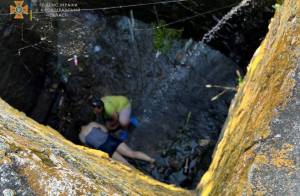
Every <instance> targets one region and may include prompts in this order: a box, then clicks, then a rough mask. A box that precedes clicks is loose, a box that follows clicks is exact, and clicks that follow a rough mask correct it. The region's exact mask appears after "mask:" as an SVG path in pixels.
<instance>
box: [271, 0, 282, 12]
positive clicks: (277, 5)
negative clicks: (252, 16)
mask: <svg viewBox="0 0 300 196" xmlns="http://www.w3.org/2000/svg"><path fill="white" fill-rule="evenodd" d="M283 2H284V0H277V3H276V4H275V5H272V8H274V9H275V10H277V9H279V8H280V7H281V5H282V4H283Z"/></svg>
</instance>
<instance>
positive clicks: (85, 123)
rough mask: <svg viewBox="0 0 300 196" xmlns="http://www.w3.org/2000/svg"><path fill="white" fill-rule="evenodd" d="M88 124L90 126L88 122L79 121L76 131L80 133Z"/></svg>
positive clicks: (75, 126) (76, 123)
mask: <svg viewBox="0 0 300 196" xmlns="http://www.w3.org/2000/svg"><path fill="white" fill-rule="evenodd" d="M88 124H89V123H88V122H86V121H84V120H80V119H79V120H77V121H76V122H75V123H74V128H75V129H76V131H78V132H80V130H81V127H82V126H85V125H88Z"/></svg>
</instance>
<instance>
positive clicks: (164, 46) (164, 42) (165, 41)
mask: <svg viewBox="0 0 300 196" xmlns="http://www.w3.org/2000/svg"><path fill="white" fill-rule="evenodd" d="M154 13H155V15H156V19H157V23H154V22H153V23H151V25H152V26H153V28H155V31H154V32H153V36H154V39H153V47H154V49H155V50H156V51H160V52H162V53H163V52H170V49H171V47H172V45H173V40H174V39H179V38H181V34H182V32H183V30H184V28H181V29H179V30H178V29H171V28H166V27H165V25H166V22H165V21H164V20H159V18H158V14H157V11H156V9H155V7H154Z"/></svg>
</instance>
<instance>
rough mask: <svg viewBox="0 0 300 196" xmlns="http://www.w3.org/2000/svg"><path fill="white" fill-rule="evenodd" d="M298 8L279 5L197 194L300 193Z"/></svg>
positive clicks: (291, 3) (290, 2)
mask: <svg viewBox="0 0 300 196" xmlns="http://www.w3.org/2000/svg"><path fill="white" fill-rule="evenodd" d="M299 10H300V2H299V1H297V0H286V1H285V2H284V4H283V6H282V7H281V8H280V9H278V10H277V11H276V14H275V17H274V19H273V20H272V22H271V24H270V26H269V33H268V34H267V36H266V39H265V40H264V41H263V42H262V44H261V46H260V47H259V48H258V49H257V51H256V53H255V54H254V56H253V58H252V60H251V63H250V65H249V67H248V73H247V75H246V77H245V82H244V83H243V85H241V86H240V88H239V92H238V93H237V94H236V96H235V99H234V102H233V103H232V104H231V106H230V110H229V115H228V118H227V121H226V123H225V126H224V128H223V130H222V135H221V136H220V139H221V141H220V143H219V144H218V146H217V150H216V152H215V154H214V159H213V162H212V164H211V166H210V168H209V170H208V172H206V174H205V175H204V176H203V177H202V179H201V182H200V184H199V185H198V190H199V194H198V195H201V196H206V195H222V196H225V195H289V196H291V195H295V196H296V195H299V194H300V189H299V187H300V186H299V185H300V180H299V179H300V178H299V176H300V172H299V161H300V159H299V151H300V145H299V142H300V136H299V133H300V128H299V127H300V123H299V114H298V111H299V109H300V105H299V104H300V102H299V96H300V91H299V90H300V89H299V82H300V59H299V57H300V52H299V51H300V50H299V37H300V36H299V35H300V28H299V21H300V14H299Z"/></svg>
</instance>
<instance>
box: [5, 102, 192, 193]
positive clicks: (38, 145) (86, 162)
mask: <svg viewBox="0 0 300 196" xmlns="http://www.w3.org/2000/svg"><path fill="white" fill-rule="evenodd" d="M0 111H1V112H0V194H1V195H5V196H8V195H51V196H53V195H68V196H69V195H114V196H117V195H153V196H154V195H178V196H180V195H190V196H191V195H193V193H192V192H189V191H187V190H184V189H180V188H176V187H174V186H173V185H166V184H163V183H161V182H158V181H155V180H153V179H152V178H150V177H148V176H145V175H143V174H142V173H141V172H139V171H138V170H130V168H128V167H126V166H123V165H121V164H120V163H118V162H115V161H113V160H111V159H109V158H108V155H107V154H105V153H102V152H101V151H97V150H91V149H88V148H85V147H83V146H77V145H74V144H73V143H71V142H69V141H67V140H65V139H64V138H63V137H62V136H61V135H60V134H59V133H58V132H57V131H55V130H53V129H51V128H50V127H45V126H43V125H40V124H38V123H36V122H35V121H33V120H32V119H30V118H28V117H26V115H25V114H24V113H22V112H18V110H16V109H13V108H12V107H11V106H9V105H8V104H7V103H5V102H4V101H3V100H0Z"/></svg>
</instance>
